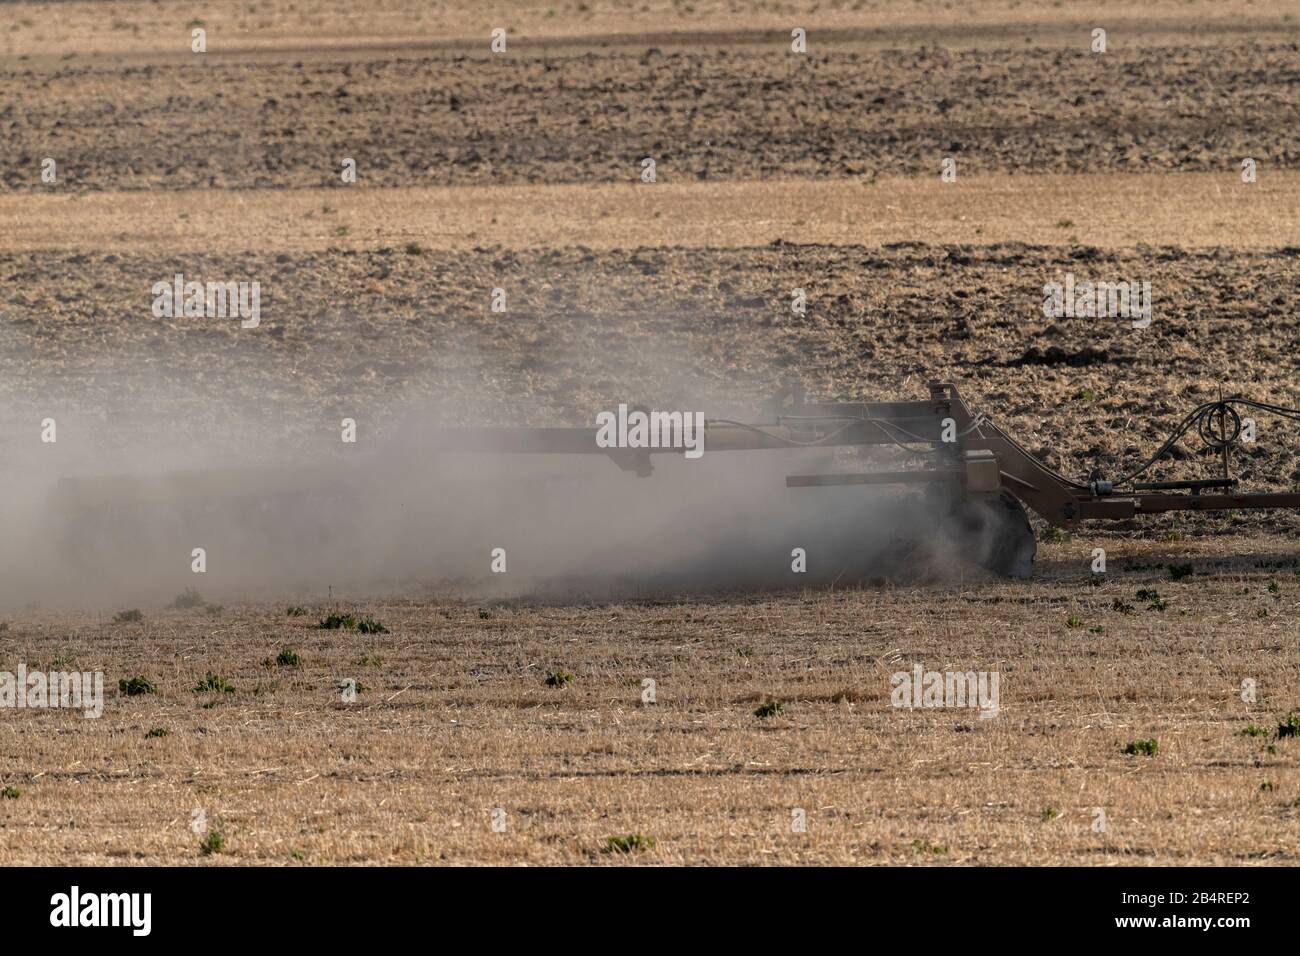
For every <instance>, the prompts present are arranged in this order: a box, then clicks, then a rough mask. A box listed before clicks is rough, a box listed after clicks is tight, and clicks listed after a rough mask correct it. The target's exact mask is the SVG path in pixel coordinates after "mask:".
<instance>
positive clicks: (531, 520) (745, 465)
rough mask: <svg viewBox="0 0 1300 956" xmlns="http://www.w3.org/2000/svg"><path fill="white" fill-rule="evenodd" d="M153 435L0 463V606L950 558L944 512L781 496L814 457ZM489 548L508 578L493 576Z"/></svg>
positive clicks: (491, 592) (254, 429)
mask: <svg viewBox="0 0 1300 956" xmlns="http://www.w3.org/2000/svg"><path fill="white" fill-rule="evenodd" d="M164 418H167V412H165V411H160V412H159V414H158V418H157V420H155V421H153V422H151V423H149V424H150V426H153V425H156V424H157V423H158V422H159V421H161V420H162V419H164ZM413 419H414V420H424V421H426V422H427V421H428V420H429V419H430V416H428V415H427V414H426V415H420V414H415V415H413ZM132 421H134V422H136V423H141V422H143V421H145V419H143V418H142V417H141V416H139V415H138V414H136V415H135V416H134V418H133V419H132ZM169 421H170V424H171V425H172V427H170V428H166V429H161V430H160V429H157V428H154V427H141V428H140V429H139V434H137V435H136V436H135V437H134V439H132V440H126V439H123V438H122V437H121V436H120V435H119V436H117V437H115V439H114V441H113V442H112V443H111V444H110V445H106V446H104V447H100V448H98V449H96V451H95V452H94V453H93V454H91V453H89V452H83V453H82V454H80V455H77V454H76V453H73V452H63V451H59V452H57V453H53V454H51V453H50V449H42V450H41V451H39V452H38V451H35V450H33V451H29V452H28V453H27V454H25V455H24V456H21V458H20V460H18V461H17V462H14V463H13V464H15V465H16V467H14V468H11V469H10V472H9V474H8V475H7V476H6V491H7V494H6V496H5V498H4V503H3V505H2V506H0V507H2V508H3V513H0V520H3V522H4V524H3V526H4V528H5V529H6V534H5V535H4V538H3V544H0V607H6V608H15V607H22V606H27V605H30V604H33V603H35V604H40V605H43V606H47V607H82V606H99V607H101V608H102V607H104V606H105V605H108V606H122V607H127V606H134V605H139V606H158V605H159V604H161V603H165V602H166V601H168V600H170V599H171V598H173V597H175V596H176V595H178V594H179V593H180V592H182V591H184V590H186V589H189V588H194V589H197V590H199V591H200V592H201V593H202V594H203V595H204V596H205V597H207V598H209V599H220V600H225V601H237V600H268V599H282V600H289V601H291V602H292V601H293V600H295V599H297V600H304V599H308V598H313V597H318V596H323V595H324V593H325V592H326V590H327V589H328V588H333V590H334V591H335V593H340V592H342V593H347V594H348V595H349V596H350V597H357V596H360V595H363V594H364V595H379V594H386V595H402V596H405V597H433V596H437V597H453V598H454V597H535V598H540V599H543V600H552V601H555V600H558V601H588V600H603V599H618V598H628V597H640V598H651V597H664V596H672V595H684V594H692V593H700V592H707V591H716V590H736V589H742V590H743V589H755V588H789V587H802V586H812V585H829V584H843V585H847V584H852V583H856V582H860V581H862V580H865V579H870V578H876V577H889V578H892V579H895V580H897V579H900V578H905V577H907V576H908V575H909V574H910V575H912V576H915V575H917V574H921V575H927V576H928V575H932V574H933V573H934V569H935V566H936V559H938V558H941V557H942V556H943V555H944V553H945V552H946V551H948V550H950V548H949V546H948V545H947V544H945V543H944V542H943V540H942V534H941V533H940V530H939V525H940V520H939V517H940V514H941V512H942V511H943V504H942V502H935V501H934V500H932V499H930V498H929V497H927V496H925V495H921V494H916V493H908V494H903V495H899V494H891V493H889V492H885V491H882V490H879V489H873V488H869V487H853V486H848V487H831V488H787V487H786V486H785V477H786V475H788V474H791V473H796V472H814V471H824V470H828V469H829V467H830V465H831V462H830V453H829V452H828V451H827V450H825V449H819V450H810V449H792V450H789V451H760V452H713V453H710V452H709V451H708V447H707V442H706V446H705V454H704V456H703V457H702V458H700V459H698V460H686V459H684V458H683V457H682V456H681V455H680V454H657V455H654V456H653V461H654V465H655V474H654V475H653V476H651V477H649V478H639V477H637V476H635V475H634V474H633V473H631V472H626V471H622V470H620V469H619V468H618V466H617V465H616V464H615V463H614V462H613V461H612V460H610V459H609V458H607V457H606V456H604V455H602V454H592V455H519V454H460V453H458V454H449V453H446V452H445V451H443V450H442V449H440V448H439V447H438V446H437V443H436V442H429V443H427V444H425V443H421V441H420V440H419V438H418V432H419V429H408V428H403V429H396V430H395V433H397V434H400V435H401V438H400V440H399V439H398V438H396V437H390V438H389V439H387V440H385V441H376V442H372V443H370V444H369V446H368V447H363V446H345V445H343V444H342V443H341V442H339V441H338V436H337V434H333V435H332V439H333V440H332V442H331V443H330V450H329V451H328V452H327V453H318V454H314V455H304V454H303V453H301V452H295V453H292V454H290V453H287V452H286V450H285V449H286V447H287V446H286V445H285V444H284V443H282V442H276V441H272V440H268V439H267V438H266V437H265V436H267V435H268V434H273V431H269V430H268V428H267V425H268V423H267V422H266V421H258V422H249V421H239V420H236V419H231V418H227V419H225V422H226V427H225V428H224V429H218V428H215V427H213V425H212V423H211V422H208V423H206V424H205V425H204V426H203V427H198V426H195V427H192V428H188V429H182V430H181V432H182V433H184V434H189V435H190V436H191V438H190V440H188V441H178V440H177V439H176V437H175V436H176V434H177V429H176V428H175V427H174V426H175V420H174V416H172V417H171V418H170V419H169ZM75 426H76V421H75V419H74V420H73V421H70V422H68V423H67V426H66V427H67V428H68V429H71V428H73V427H75ZM160 436H161V437H160ZM255 436H262V438H261V439H260V440H259V439H258V438H256V437H255ZM73 444H74V445H76V447H83V448H84V447H87V446H86V445H81V444H77V443H73ZM63 447H65V448H66V447H69V446H68V445H67V444H65V445H64V446H63ZM196 548H201V549H203V552H204V559H205V561H206V570H205V571H204V572H203V573H194V571H193V570H192V568H193V564H194V558H193V555H194V549H196ZM495 549H502V551H503V552H504V560H505V573H494V572H493V570H492V566H493V557H494V551H495ZM795 549H802V550H803V552H804V553H805V554H806V568H807V570H806V572H805V573H796V572H795V571H794V570H793V565H794V562H795V557H794V551H795ZM495 553H497V554H500V552H495ZM940 563H942V562H940Z"/></svg>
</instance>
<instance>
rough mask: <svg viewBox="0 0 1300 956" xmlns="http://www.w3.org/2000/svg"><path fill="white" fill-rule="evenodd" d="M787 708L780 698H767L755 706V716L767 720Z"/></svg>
mask: <svg viewBox="0 0 1300 956" xmlns="http://www.w3.org/2000/svg"><path fill="white" fill-rule="evenodd" d="M784 709H785V706H784V705H783V704H782V703H781V702H780V701H779V700H766V701H764V702H763V703H761V704H759V705H758V706H757V707H755V708H754V716H755V717H757V718H758V719H759V720H766V719H767V718H768V717H775V716H777V715H778V714H780V713H781V711H782V710H784Z"/></svg>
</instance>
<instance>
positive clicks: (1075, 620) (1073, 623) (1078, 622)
mask: <svg viewBox="0 0 1300 956" xmlns="http://www.w3.org/2000/svg"><path fill="white" fill-rule="evenodd" d="M1065 626H1066V627H1083V618H1081V617H1075V616H1074V615H1073V614H1071V615H1070V616H1069V617H1067V618H1066V619H1065Z"/></svg>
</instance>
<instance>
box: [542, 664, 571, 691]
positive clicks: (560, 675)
mask: <svg viewBox="0 0 1300 956" xmlns="http://www.w3.org/2000/svg"><path fill="white" fill-rule="evenodd" d="M571 680H573V675H572V674H570V673H569V672H568V671H566V670H565V669H564V668H563V667H560V668H556V669H555V670H553V671H550V672H548V673H547V675H546V686H547V687H563V686H564V685H565V684H567V683H568V682H569V681H571Z"/></svg>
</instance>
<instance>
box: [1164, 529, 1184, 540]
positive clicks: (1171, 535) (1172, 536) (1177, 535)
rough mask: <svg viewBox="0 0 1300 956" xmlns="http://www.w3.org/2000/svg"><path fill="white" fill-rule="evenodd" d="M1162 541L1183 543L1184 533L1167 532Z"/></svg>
mask: <svg viewBox="0 0 1300 956" xmlns="http://www.w3.org/2000/svg"><path fill="white" fill-rule="evenodd" d="M1160 540H1161V541H1182V540H1183V533H1182V532H1181V531H1166V532H1165V533H1164V534H1163V535H1161V536H1160Z"/></svg>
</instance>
